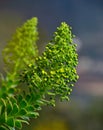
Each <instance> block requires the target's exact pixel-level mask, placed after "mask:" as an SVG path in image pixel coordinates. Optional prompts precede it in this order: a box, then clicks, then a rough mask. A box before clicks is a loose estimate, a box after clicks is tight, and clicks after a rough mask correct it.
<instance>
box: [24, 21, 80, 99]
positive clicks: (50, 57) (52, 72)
mask: <svg viewBox="0 0 103 130" xmlns="http://www.w3.org/2000/svg"><path fill="white" fill-rule="evenodd" d="M72 39H73V35H72V33H71V28H70V27H69V26H68V25H67V24H66V23H61V26H60V27H58V28H57V32H55V33H54V36H53V39H52V40H51V41H50V43H48V44H47V46H46V49H45V51H44V52H43V54H42V56H39V57H38V58H36V61H35V64H32V65H29V68H28V70H26V71H25V72H24V73H25V74H24V75H25V76H24V79H25V81H26V82H27V83H28V84H29V85H30V86H32V87H33V91H34V94H35V93H39V94H40V95H42V97H43V98H44V99H46V98H48V97H50V99H51V100H52V101H55V97H56V96H60V99H61V100H64V99H66V100H68V99H69V97H68V95H70V92H71V91H72V86H73V85H74V83H75V82H76V81H77V79H78V75H77V72H76V66H77V64H78V55H77V53H76V45H75V44H74V43H73V40H72ZM47 95H49V96H47Z"/></svg>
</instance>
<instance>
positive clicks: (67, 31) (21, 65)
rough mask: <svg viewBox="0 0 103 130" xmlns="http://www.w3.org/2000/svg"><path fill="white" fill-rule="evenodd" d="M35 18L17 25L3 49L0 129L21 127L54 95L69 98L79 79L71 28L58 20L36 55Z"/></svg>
mask: <svg viewBox="0 0 103 130" xmlns="http://www.w3.org/2000/svg"><path fill="white" fill-rule="evenodd" d="M37 39H38V32H37V18H32V19H30V20H28V21H27V22H26V23H25V24H24V25H23V26H21V27H20V28H18V29H17V31H16V33H15V34H14V35H13V38H12V40H11V41H9V42H8V44H7V46H6V47H5V48H4V50H3V56H4V61H5V63H6V74H7V75H6V77H5V78H4V77H3V76H1V86H0V130H15V129H16V128H18V129H21V128H22V123H27V124H28V122H29V120H30V118H37V117H38V116H39V113H38V111H39V110H41V108H42V106H43V105H47V104H49V105H53V106H55V99H56V97H59V98H60V100H69V95H70V93H71V91H72V87H73V86H74V83H75V82H76V81H77V79H78V75H77V72H76V66H77V64H78V55H77V53H76V45H75V44H74V43H73V35H72V33H71V28H70V27H69V26H68V25H67V24H66V23H61V25H60V27H58V28H57V31H56V32H55V33H54V35H53V38H52V40H51V41H50V42H49V43H48V44H47V46H46V48H45V51H44V52H43V54H42V55H41V56H38V50H37V46H36V41H37Z"/></svg>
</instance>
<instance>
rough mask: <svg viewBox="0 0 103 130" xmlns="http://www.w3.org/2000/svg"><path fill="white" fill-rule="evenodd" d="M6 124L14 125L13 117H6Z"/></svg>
mask: <svg viewBox="0 0 103 130" xmlns="http://www.w3.org/2000/svg"><path fill="white" fill-rule="evenodd" d="M7 125H8V126H11V127H15V121H14V118H13V117H10V118H8V119H7Z"/></svg>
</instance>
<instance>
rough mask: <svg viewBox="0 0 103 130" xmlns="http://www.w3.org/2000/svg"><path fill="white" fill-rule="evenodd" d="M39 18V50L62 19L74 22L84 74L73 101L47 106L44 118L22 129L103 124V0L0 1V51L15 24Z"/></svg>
mask: <svg viewBox="0 0 103 130" xmlns="http://www.w3.org/2000/svg"><path fill="white" fill-rule="evenodd" d="M34 16H36V17H38V21H39V24H38V28H39V32H40V34H39V35H40V40H39V41H38V48H39V51H40V54H41V53H42V51H43V50H44V48H45V45H46V44H47V43H48V41H49V40H51V36H52V34H53V32H54V31H55V30H56V27H57V26H59V25H60V23H61V22H62V21H65V22H67V23H68V24H69V25H70V26H72V28H73V29H72V32H73V34H75V35H76V38H75V39H74V41H75V42H76V43H77V44H78V48H77V49H78V55H79V65H78V67H77V71H78V74H79V76H80V78H79V80H78V82H77V83H76V84H75V87H74V88H73V92H72V94H71V97H70V98H71V99H70V101H69V102H62V103H61V102H59V101H57V105H56V107H55V108H53V107H48V106H47V107H44V108H43V110H42V111H41V112H40V117H39V118H38V119H35V120H31V125H29V126H27V125H24V126H23V130H102V129H103V1H102V0H0V72H2V73H3V60H2V54H1V51H2V49H3V48H4V46H5V45H6V43H7V41H8V40H9V39H10V38H11V35H12V34H13V33H14V32H15V29H16V28H17V27H18V26H20V25H22V24H23V23H24V22H25V21H26V20H27V19H29V18H32V17H34Z"/></svg>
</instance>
